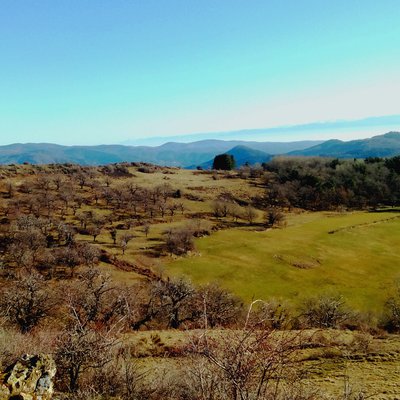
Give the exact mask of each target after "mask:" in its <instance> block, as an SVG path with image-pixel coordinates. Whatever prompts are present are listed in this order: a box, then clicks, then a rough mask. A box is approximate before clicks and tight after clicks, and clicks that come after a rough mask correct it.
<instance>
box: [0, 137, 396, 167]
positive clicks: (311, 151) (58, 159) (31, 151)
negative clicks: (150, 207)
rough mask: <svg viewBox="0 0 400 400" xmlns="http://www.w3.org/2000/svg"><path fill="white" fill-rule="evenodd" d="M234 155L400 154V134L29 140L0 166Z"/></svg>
mask: <svg viewBox="0 0 400 400" xmlns="http://www.w3.org/2000/svg"><path fill="white" fill-rule="evenodd" d="M221 153H229V154H232V155H233V156H234V157H235V160H236V164H237V166H240V165H243V164H245V163H246V162H247V163H249V164H255V163H262V162H266V161H269V160H270V159H271V158H272V157H273V156H274V155H290V156H322V157H338V158H365V157H390V156H394V155H399V154H400V133H399V132H389V133H386V134H384V135H379V136H374V137H372V138H370V139H362V140H351V141H346V142H344V141H341V140H328V141H325V142H322V141H297V142H254V141H239V140H230V141H224V140H202V141H197V142H192V143H177V142H170V143H165V144H163V145H161V146H155V147H151V146H123V145H101V146H60V145H56V144H50V143H27V144H11V145H7V146H0V164H22V163H24V162H27V163H31V164H50V163H76V164H82V165H101V164H109V163H116V162H124V161H127V162H134V161H135V162H148V163H154V164H158V165H166V166H179V167H184V168H188V167H191V168H195V167H196V166H202V167H203V168H208V167H211V165H212V160H213V159H214V157H215V156H216V155H217V154H221Z"/></svg>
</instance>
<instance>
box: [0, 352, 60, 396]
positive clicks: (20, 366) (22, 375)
mask: <svg viewBox="0 0 400 400" xmlns="http://www.w3.org/2000/svg"><path fill="white" fill-rule="evenodd" d="M55 374H56V365H55V362H54V360H53V358H52V357H51V356H50V355H48V354H40V355H28V354H25V355H24V356H22V357H21V358H20V359H19V360H17V361H16V362H15V363H13V364H12V365H10V366H9V367H8V368H6V370H5V371H4V373H3V374H2V376H1V382H0V400H18V399H19V400H50V399H51V398H52V395H53V378H54V375H55Z"/></svg>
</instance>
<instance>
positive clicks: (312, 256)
mask: <svg viewBox="0 0 400 400" xmlns="http://www.w3.org/2000/svg"><path fill="white" fill-rule="evenodd" d="M399 216H400V213H368V212H354V213H302V214H298V215H292V216H290V217H289V218H288V220H287V226H286V227H284V228H280V229H270V230H266V231H256V230H253V231H249V230H246V229H244V228H238V229H229V230H223V231H219V232H216V233H214V234H213V235H212V236H210V237H205V238H202V239H198V240H197V241H196V246H197V251H198V255H195V256H192V257H183V258H180V259H177V260H170V261H169V262H167V267H166V273H167V274H169V275H171V276H180V275H185V276H187V277H189V278H190V279H191V280H192V281H193V282H195V283H206V282H210V281H216V282H218V283H219V284H221V285H222V286H224V287H226V288H227V289H229V290H231V291H232V292H234V293H236V294H238V295H239V296H241V297H242V298H243V299H244V300H246V301H250V300H251V299H252V298H264V299H266V298H271V297H275V298H283V299H289V300H291V301H293V302H295V303H297V302H299V301H301V300H302V299H303V298H305V297H308V296H310V295H313V294H318V293H320V292H326V291H333V292H339V293H341V294H343V295H344V297H345V298H346V300H348V303H349V305H351V306H352V307H354V308H356V309H359V310H364V311H367V310H370V311H378V310H379V309H380V308H381V306H382V304H383V302H384V301H385V299H386V298H387V296H388V292H389V291H390V290H391V288H392V287H393V284H394V281H395V280H396V279H400V269H399V266H400V253H399V252H398V246H399V244H400V238H399V231H400V218H398V217H399ZM334 230H335V232H334V233H329V232H331V231H334Z"/></svg>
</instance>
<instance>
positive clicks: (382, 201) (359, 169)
mask: <svg viewBox="0 0 400 400" xmlns="http://www.w3.org/2000/svg"><path fill="white" fill-rule="evenodd" d="M398 164H399V161H398V157H393V158H389V159H382V158H377V157H376V158H369V159H368V158H367V159H365V160H339V159H327V158H317V157H314V158H295V157H292V158H288V157H278V158H275V159H273V160H272V161H270V162H269V163H266V164H264V165H263V167H264V170H265V171H266V173H265V176H264V181H265V184H266V188H267V191H266V198H265V201H266V204H267V205H269V206H277V207H285V208H289V209H290V208H291V207H298V208H303V209H308V210H326V209H335V208H338V207H348V208H359V209H360V208H361V209H362V208H365V207H372V208H375V207H378V206H379V205H387V206H395V205H398V204H399V203H400V174H399V168H398Z"/></svg>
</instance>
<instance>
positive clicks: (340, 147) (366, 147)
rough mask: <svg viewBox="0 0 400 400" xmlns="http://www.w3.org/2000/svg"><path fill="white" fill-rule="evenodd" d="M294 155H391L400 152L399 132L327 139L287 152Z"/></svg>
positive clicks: (352, 156) (344, 156) (356, 156)
mask: <svg viewBox="0 0 400 400" xmlns="http://www.w3.org/2000/svg"><path fill="white" fill-rule="evenodd" d="M288 154H289V155H296V156H321V157H337V158H366V157H392V156H395V155H398V154H400V132H388V133H386V134H384V135H379V136H373V137H372V138H370V139H362V140H351V141H348V142H344V141H341V140H328V141H326V142H324V143H321V144H318V145H316V146H312V147H310V148H308V149H303V150H296V151H292V152H289V153H288Z"/></svg>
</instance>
